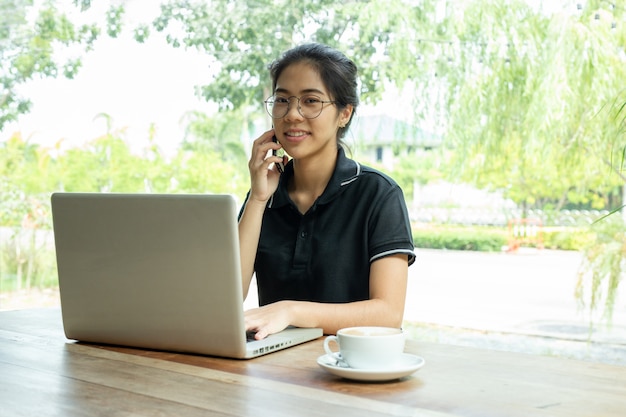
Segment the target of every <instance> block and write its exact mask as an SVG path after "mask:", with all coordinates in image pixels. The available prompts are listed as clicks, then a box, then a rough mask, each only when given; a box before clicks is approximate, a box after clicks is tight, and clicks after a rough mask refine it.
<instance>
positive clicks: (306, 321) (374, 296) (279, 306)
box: [245, 254, 409, 339]
mask: <svg viewBox="0 0 626 417" xmlns="http://www.w3.org/2000/svg"><path fill="white" fill-rule="evenodd" d="M408 268H409V267H408V257H407V255H403V254H398V255H391V256H387V257H385V258H381V259H378V260H376V261H374V262H373V263H372V264H371V266H370V299H369V300H365V301H356V302H352V303H344V304H333V303H313V302H307V301H289V300H286V301H279V302H276V303H273V304H268V305H266V306H263V307H260V308H256V309H253V310H249V311H246V315H245V319H246V328H247V330H254V331H256V332H257V333H256V338H257V339H262V338H264V337H266V336H267V335H269V334H273V333H277V332H279V331H281V330H283V329H284V328H286V327H287V326H289V325H293V326H297V327H321V328H322V329H324V333H326V334H334V333H336V332H337V330H339V329H342V328H345V327H351V326H386V327H401V325H402V319H403V316H404V303H405V299H406V288H407V279H408Z"/></svg>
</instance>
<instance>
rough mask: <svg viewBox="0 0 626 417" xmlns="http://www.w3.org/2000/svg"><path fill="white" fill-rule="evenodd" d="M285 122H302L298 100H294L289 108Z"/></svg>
mask: <svg viewBox="0 0 626 417" xmlns="http://www.w3.org/2000/svg"><path fill="white" fill-rule="evenodd" d="M284 119H285V120H288V121H293V120H298V121H300V120H302V119H303V117H302V114H300V101H298V100H297V99H295V98H294V99H293V100H292V101H291V104H290V106H289V108H288V109H287V114H286V115H285V116H284Z"/></svg>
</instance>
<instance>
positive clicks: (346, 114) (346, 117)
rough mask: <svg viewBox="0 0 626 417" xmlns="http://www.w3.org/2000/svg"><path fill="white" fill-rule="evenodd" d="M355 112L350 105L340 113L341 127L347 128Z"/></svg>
mask: <svg viewBox="0 0 626 417" xmlns="http://www.w3.org/2000/svg"><path fill="white" fill-rule="evenodd" d="M353 110H354V107H353V106H352V104H348V105H346V107H344V108H343V109H342V110H341V111H340V112H339V127H345V126H346V125H347V124H348V122H349V121H350V117H352V111H353Z"/></svg>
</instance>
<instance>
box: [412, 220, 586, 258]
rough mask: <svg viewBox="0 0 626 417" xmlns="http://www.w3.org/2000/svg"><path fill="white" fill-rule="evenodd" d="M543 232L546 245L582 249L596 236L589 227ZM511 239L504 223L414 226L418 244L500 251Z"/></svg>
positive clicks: (432, 246) (546, 229) (549, 229)
mask: <svg viewBox="0 0 626 417" xmlns="http://www.w3.org/2000/svg"><path fill="white" fill-rule="evenodd" d="M541 233H542V238H543V239H542V241H543V247H544V248H546V249H559V250H576V251H577V250H582V249H583V248H584V247H585V246H586V245H587V244H588V242H589V241H590V240H591V239H593V232H592V231H591V230H590V229H587V228H573V227H569V228H544V229H543V230H542V232H541ZM508 240H509V231H508V229H507V228H504V227H478V226H473V227H459V226H436V227H416V228H414V229H413V243H414V244H415V247H417V248H426V249H451V250H473V251H482V252H497V251H501V250H502V248H503V247H505V246H507V245H508V244H509V241H508ZM522 246H528V247H531V246H536V244H524V245H522Z"/></svg>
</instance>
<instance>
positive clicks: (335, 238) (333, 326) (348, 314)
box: [239, 44, 415, 339]
mask: <svg viewBox="0 0 626 417" xmlns="http://www.w3.org/2000/svg"><path fill="white" fill-rule="evenodd" d="M270 74H271V77H272V84H273V90H272V91H273V95H272V96H271V97H270V98H268V99H267V100H266V102H265V103H266V108H267V111H268V113H269V114H270V116H271V117H272V119H273V125H274V128H273V129H272V130H269V131H267V132H265V133H264V134H262V135H261V136H260V137H259V138H258V139H256V140H255V141H254V144H253V146H252V155H251V158H250V161H249V163H248V167H249V170H250V178H251V188H250V191H249V193H248V195H247V197H246V201H245V202H244V204H243V207H242V209H241V213H240V219H239V238H240V247H241V267H242V275H243V290H244V297H245V296H247V293H248V289H249V286H250V281H251V279H252V276H253V274H254V273H256V278H257V286H258V295H259V305H260V307H259V308H257V309H252V310H248V311H246V313H245V321H246V328H247V329H248V330H251V331H255V332H256V338H257V339H262V338H264V337H266V336H267V335H269V334H272V333H276V332H278V331H281V330H283V329H284V328H286V327H287V326H289V325H293V326H298V327H321V328H323V329H324V332H325V333H335V332H336V331H337V330H339V329H341V328H343V327H349V326H359V325H361V326H365V325H371V326H390V327H400V326H401V323H402V317H403V314H404V302H405V296H406V285H407V275H408V266H409V265H410V264H411V263H413V261H414V259H415V255H414V252H413V242H412V236H411V228H410V224H409V218H408V214H407V208H406V204H405V201H404V196H403V194H402V190H401V189H400V187H399V186H398V185H397V184H396V183H395V182H394V181H393V180H392V179H391V178H389V177H387V176H385V175H384V174H382V173H380V172H378V171H376V170H374V169H371V168H368V167H365V166H362V165H360V164H359V163H357V162H355V161H353V160H351V159H349V158H347V157H346V155H345V153H344V150H343V148H342V142H341V139H342V137H343V136H344V134H345V133H346V131H347V129H348V127H349V126H350V122H351V121H352V118H353V117H354V114H355V111H356V108H357V106H358V104H359V99H358V92H357V68H356V66H355V65H354V63H353V62H352V61H351V60H349V59H348V58H346V56H344V55H343V54H342V53H340V52H338V51H336V50H334V49H332V48H330V47H327V46H324V45H320V44H307V45H302V46H298V47H296V48H294V49H291V50H289V51H287V52H286V53H285V54H284V55H283V56H282V57H281V58H280V59H279V60H277V61H275V62H274V63H273V64H271V65H270ZM274 137H275V139H274ZM276 140H277V141H276ZM281 148H282V149H283V150H284V151H285V152H286V153H287V154H288V155H289V156H290V157H291V160H288V157H287V156H284V157H279V156H271V155H272V153H271V152H269V151H275V150H279V149H281ZM268 155H270V156H268ZM280 162H282V163H284V164H286V165H285V167H284V172H282V173H281V172H280V171H281V170H279V169H278V166H277V164H278V163H280Z"/></svg>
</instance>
